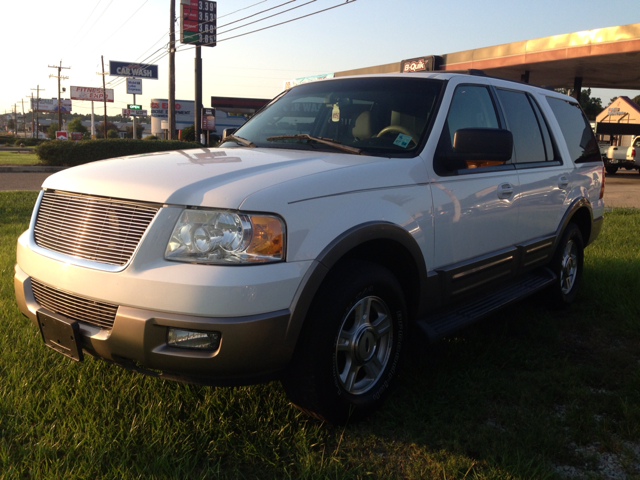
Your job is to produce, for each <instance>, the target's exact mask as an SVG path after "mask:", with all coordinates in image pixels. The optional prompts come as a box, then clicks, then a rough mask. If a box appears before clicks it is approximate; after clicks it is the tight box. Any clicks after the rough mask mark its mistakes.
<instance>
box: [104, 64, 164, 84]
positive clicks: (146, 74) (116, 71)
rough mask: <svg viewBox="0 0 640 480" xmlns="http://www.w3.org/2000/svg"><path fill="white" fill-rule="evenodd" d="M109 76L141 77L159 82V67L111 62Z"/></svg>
mask: <svg viewBox="0 0 640 480" xmlns="http://www.w3.org/2000/svg"><path fill="white" fill-rule="evenodd" d="M109 75H111V76H113V77H141V78H146V79H149V80H158V66H157V65H148V64H145V63H135V62H116V61H114V60H110V61H109Z"/></svg>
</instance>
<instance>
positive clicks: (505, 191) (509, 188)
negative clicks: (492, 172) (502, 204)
mask: <svg viewBox="0 0 640 480" xmlns="http://www.w3.org/2000/svg"><path fill="white" fill-rule="evenodd" d="M511 195H513V185H511V184H510V183H503V184H501V185H499V186H498V198H499V199H501V200H507V199H508V198H510V197H511Z"/></svg>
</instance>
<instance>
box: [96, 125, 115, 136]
mask: <svg viewBox="0 0 640 480" xmlns="http://www.w3.org/2000/svg"><path fill="white" fill-rule="evenodd" d="M112 130H113V131H114V132H115V134H116V136H115V137H112V136H110V135H111V134H110V133H109V132H111V131H112ZM118 136H119V135H118V127H116V126H115V124H113V123H111V122H109V121H107V138H118ZM96 138H104V122H100V123H99V124H98V125H97V126H96Z"/></svg>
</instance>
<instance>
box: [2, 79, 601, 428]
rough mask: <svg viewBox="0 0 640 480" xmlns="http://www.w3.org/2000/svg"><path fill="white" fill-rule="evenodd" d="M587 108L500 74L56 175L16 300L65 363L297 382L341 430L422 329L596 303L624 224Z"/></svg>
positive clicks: (270, 118) (347, 82)
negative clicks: (514, 309)
mask: <svg viewBox="0 0 640 480" xmlns="http://www.w3.org/2000/svg"><path fill="white" fill-rule="evenodd" d="M603 191H604V175H603V164H602V161H601V158H600V153H599V150H598V145H597V143H596V140H595V138H594V136H593V133H592V131H591V128H590V126H589V123H588V122H587V120H586V118H585V117H584V114H583V113H582V111H581V109H580V107H579V106H578V104H577V103H576V102H575V101H574V100H573V99H572V98H570V97H567V96H564V95H561V94H558V93H555V92H553V91H547V90H543V89H540V88H536V87H532V86H529V85H525V84H519V83H514V82H510V81H505V80H501V79H497V78H490V77H486V76H482V75H478V74H475V75H467V74H446V73H431V74H397V75H376V76H362V77H352V78H340V79H332V80H327V81H322V82H316V83H309V84H305V85H301V86H298V87H295V88H293V89H291V90H289V91H287V92H285V93H283V94H282V95H280V96H279V97H278V98H276V99H275V100H274V101H273V102H271V103H270V104H269V105H268V106H267V107H265V108H264V109H263V110H262V111H261V112H259V113H258V114H257V115H256V116H255V117H254V118H252V119H251V120H250V121H249V122H248V123H247V124H246V125H245V126H243V127H241V128H240V129H239V130H238V131H237V132H235V135H232V136H229V137H227V138H226V140H225V141H224V143H223V145H222V146H221V147H220V148H214V149H202V150H188V151H178V152H170V153H157V154H150V155H138V156H132V157H127V158H118V159H113V160H105V161H100V162H94V163H91V164H87V165H83V166H80V167H76V168H72V169H69V170H66V171H63V172H60V173H58V174H56V175H53V176H51V177H49V178H48V179H47V180H46V182H45V183H44V185H43V189H42V191H41V193H40V196H39V198H38V201H37V204H36V206H35V210H34V214H33V218H32V221H31V225H30V228H29V230H28V231H26V232H25V233H24V234H23V235H22V236H21V237H20V239H19V240H18V254H17V257H18V260H17V261H18V263H17V265H16V268H15V291H16V297H17V301H18V304H19V306H20V309H21V311H22V312H23V313H24V314H25V315H26V316H27V317H29V318H30V319H31V320H32V321H33V322H34V324H35V325H37V326H38V327H39V329H40V331H41V333H42V337H43V340H44V342H45V344H46V345H48V346H49V347H51V348H54V349H55V350H57V351H59V352H61V353H63V354H65V355H67V356H69V357H71V358H73V359H75V360H82V358H83V352H87V353H89V354H91V355H93V356H96V357H100V358H103V359H105V360H107V361H110V362H113V363H116V364H118V365H121V366H123V367H126V368H130V369H134V370H137V371H140V372H143V373H147V374H151V375H157V376H162V377H163V378H171V379H175V380H181V381H187V382H197V383H205V384H214V385H233V384H243V383H245V384H246V383H252V382H259V381H266V380H271V379H280V380H281V381H282V383H283V385H284V388H285V390H286V392H287V394H288V395H289V398H290V399H291V401H292V402H293V403H294V404H295V405H296V406H298V407H299V408H301V409H303V410H305V411H307V412H309V413H310V414H312V415H314V416H316V417H319V418H322V419H326V420H328V421H330V422H333V423H343V422H345V421H346V420H347V419H348V418H351V419H357V418H359V417H362V416H364V415H366V414H367V413H369V412H371V411H372V410H373V409H375V408H376V407H377V406H378V405H379V403H380V402H381V401H382V400H383V398H384V396H385V394H386V393H387V391H388V388H389V387H390V386H391V385H392V383H393V381H394V378H395V377H396V376H397V373H398V368H399V365H400V363H401V358H402V356H403V354H404V351H405V346H406V345H405V344H406V341H407V337H408V334H409V333H410V332H413V331H414V330H415V331H418V332H423V333H424V334H426V336H427V337H428V338H429V339H437V338H439V337H442V336H445V335H448V334H450V333H451V332H453V331H455V330H456V329H459V328H461V327H464V326H465V325H467V324H469V323H471V322H473V321H475V320H477V319H479V318H481V317H483V316H485V315H487V314H489V313H490V312H492V311H494V310H495V309H497V308H499V307H502V306H505V305H507V304H508V303H510V302H513V301H515V300H518V299H520V298H523V297H525V296H527V295H530V294H532V293H534V292H537V291H539V290H541V289H547V291H548V295H549V297H550V299H551V300H553V301H554V302H556V303H561V304H562V303H570V302H571V301H573V300H574V299H575V297H576V294H577V290H578V286H579V284H580V276H581V272H582V265H583V249H584V247H585V246H586V245H588V244H589V243H590V242H592V241H593V239H594V238H595V237H596V236H597V234H598V232H599V230H600V228H601V225H602V215H603V210H604V203H603V199H602V197H603Z"/></svg>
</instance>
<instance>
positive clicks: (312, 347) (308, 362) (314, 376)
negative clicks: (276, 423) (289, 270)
mask: <svg viewBox="0 0 640 480" xmlns="http://www.w3.org/2000/svg"><path fill="white" fill-rule="evenodd" d="M405 322H406V307H405V301H404V295H403V292H402V289H401V287H400V284H399V283H398V281H397V280H396V278H395V277H394V276H393V274H391V272H389V271H388V270H387V269H385V268H383V267H381V266H379V265H376V264H372V263H369V262H352V263H349V264H348V265H345V267H344V268H341V269H340V271H339V272H335V274H334V275H332V276H331V277H330V278H329V279H328V281H327V282H325V285H324V287H323V288H322V289H321V291H320V292H319V294H318V296H317V297H316V299H315V300H314V302H313V305H312V307H311V309H310V314H309V316H308V318H307V320H306V323H305V326H304V328H303V331H302V333H301V336H300V339H299V341H298V345H297V347H296V353H295V354H294V358H293V359H292V361H291V366H290V368H289V371H288V373H287V375H286V376H285V377H284V378H283V380H282V384H283V386H284V388H285V391H286V392H287V395H288V396H289V399H290V400H291V402H292V403H293V404H294V405H296V406H297V407H298V408H300V409H301V410H302V411H304V412H306V413H308V414H310V415H312V416H314V417H316V418H319V419H321V420H326V421H328V422H330V423H333V424H338V425H339V424H345V423H346V422H347V421H350V420H351V421H355V420H358V419H361V418H363V417H365V416H366V415H368V414H370V413H371V412H373V411H374V410H375V409H376V408H378V407H379V406H380V404H381V403H382V401H383V400H384V397H385V396H386V394H387V393H388V391H389V388H390V387H391V385H392V384H393V381H394V379H395V377H396V374H397V371H398V367H399V363H400V359H401V354H402V353H403V350H404V343H405V332H406V328H407V325H406V323H405Z"/></svg>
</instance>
